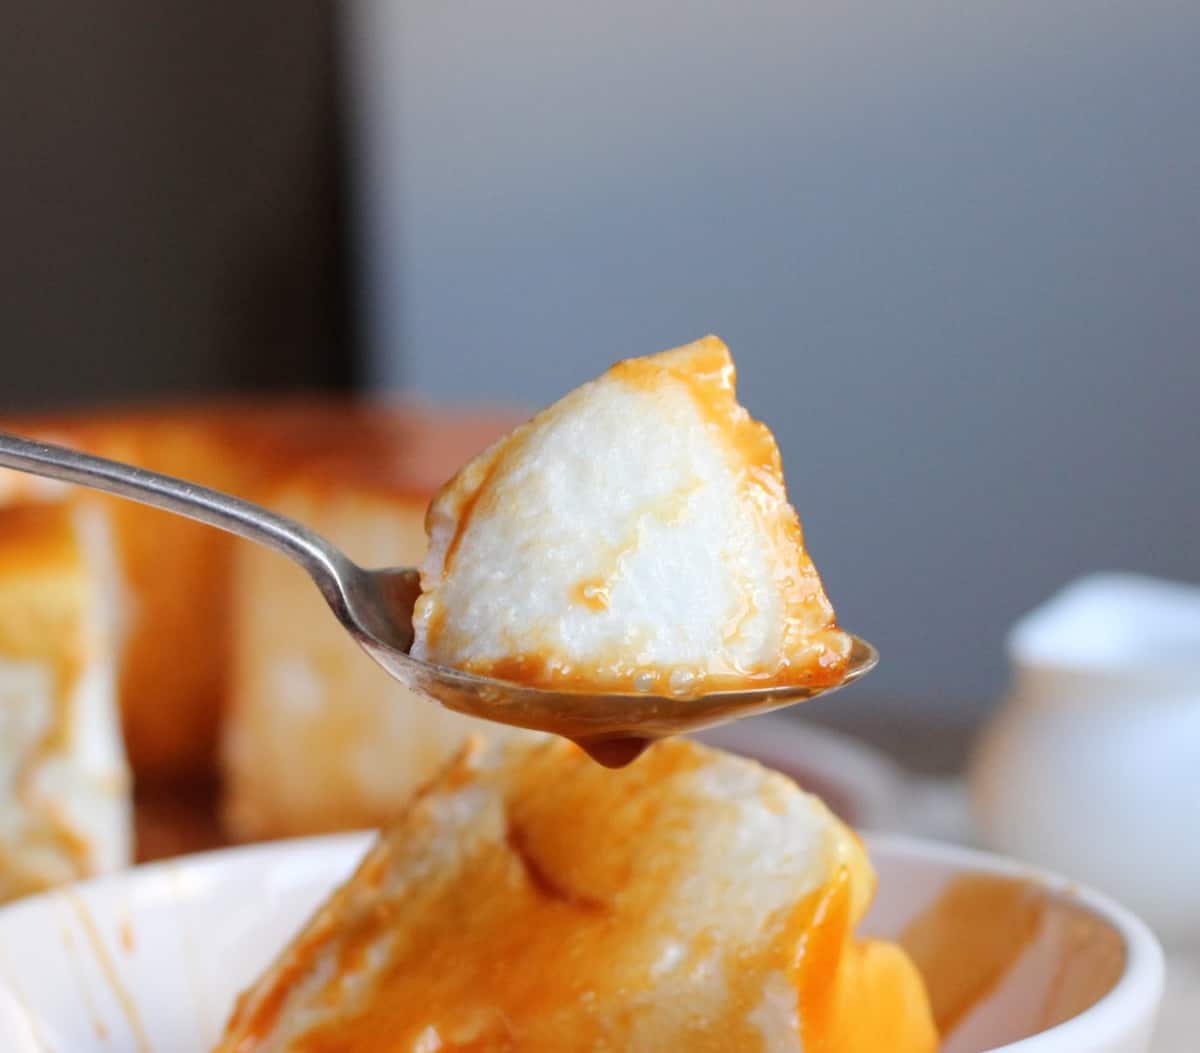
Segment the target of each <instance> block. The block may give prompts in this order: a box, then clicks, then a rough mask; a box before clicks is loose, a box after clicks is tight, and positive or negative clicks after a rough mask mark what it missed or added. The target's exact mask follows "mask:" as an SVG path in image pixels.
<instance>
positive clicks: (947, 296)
mask: <svg viewBox="0 0 1200 1053" xmlns="http://www.w3.org/2000/svg"><path fill="white" fill-rule="evenodd" d="M350 10H351V14H352V16H353V20H352V25H351V30H352V32H351V33H350V34H349V44H350V49H349V53H350V54H351V55H352V57H353V59H354V64H353V67H352V70H351V73H352V77H353V80H354V83H353V89H354V90H353V91H352V93H351V94H352V98H353V100H354V113H355V115H356V125H355V139H354V142H355V143H356V153H355V156H356V157H357V159H358V162H359V167H358V174H359V179H360V181H359V188H360V190H361V191H362V196H361V206H362V207H361V209H360V217H359V218H360V230H361V246H362V249H363V251H364V258H365V260H366V264H367V275H366V276H367V282H366V285H365V300H364V305H365V317H366V319H367V326H366V337H367V350H368V353H369V362H370V367H369V368H370V372H371V375H372V376H373V378H374V379H375V380H376V381H377V382H379V383H383V384H391V385H396V384H403V385H406V386H409V387H412V388H415V389H417V390H418V391H420V392H423V393H425V394H427V395H430V396H433V397H436V398H448V399H463V398H475V397H478V398H489V399H501V400H512V401H523V402H527V403H530V404H540V403H545V402H547V401H549V400H551V399H553V398H555V397H556V396H558V395H559V394H561V393H563V392H564V391H565V390H566V389H568V388H569V387H571V386H572V385H574V384H576V383H578V382H580V381H582V380H584V379H586V378H588V377H590V376H591V375H593V374H595V373H597V372H598V371H599V370H601V369H602V368H603V367H604V366H606V365H607V364H608V363H609V362H610V361H612V360H614V359H616V358H619V357H623V356H626V355H630V354H640V353H644V352H650V351H654V350H658V349H661V348H666V347H669V346H672V345H675V344H678V343H682V342H685V341H687V340H690V339H692V338H695V337H697V336H700V335H702V334H703V333H705V332H708V331H714V332H717V333H719V334H720V335H721V336H723V337H724V338H725V339H726V340H727V341H728V342H729V343H730V345H731V346H732V348H733V350H734V353H735V355H736V357H737V360H738V363H739V366H740V372H741V391H742V394H743V396H744V401H745V402H746V403H747V405H748V406H749V407H750V408H751V409H752V410H753V411H754V412H755V414H756V415H758V416H760V417H761V418H763V419H765V420H766V421H767V422H768V423H769V424H770V425H771V426H772V427H773V429H774V430H775V432H776V435H777V436H778V438H779V441H780V444H781V446H782V448H783V452H784V460H785V465H786V467H787V472H788V477H789V482H790V486H791V488H792V493H793V496H794V499H795V501H796V503H797V505H798V507H799V509H800V513H801V516H802V518H803V520H804V523H805V526H806V530H807V533H808V537H809V541H810V544H811V547H812V549H813V551H814V553H815V556H816V559H817V561H818V564H819V566H820V567H821V569H822V571H823V573H824V577H825V579H826V583H827V586H828V588H829V591H830V593H831V595H832V597H833V599H834V601H835V603H836V604H837V606H838V609H839V613H840V615H841V618H842V621H843V623H844V624H846V625H847V626H849V627H852V628H853V629H855V630H856V631H858V632H860V633H862V634H863V635H865V636H867V637H869V638H870V639H872V640H873V641H875V642H876V643H877V644H878V645H879V647H880V649H881V651H882V652H883V655H884V662H883V664H882V666H881V668H880V669H879V670H878V671H877V672H876V673H875V674H873V675H872V676H871V677H870V678H868V680H867V681H866V682H865V683H864V684H863V685H861V686H860V687H859V688H857V689H855V690H856V691H857V692H858V695H859V701H858V702H857V703H856V702H853V701H851V702H848V703H846V704H845V705H841V706H840V708H839V706H835V707H833V709H832V710H830V709H827V708H825V707H818V708H821V711H822V713H824V714H828V713H831V712H833V711H834V710H836V711H837V713H839V714H842V715H843V716H845V717H846V718H847V719H852V718H853V715H854V714H855V713H856V712H862V713H870V714H872V715H873V716H872V720H873V721H874V722H875V723H876V724H877V725H878V724H879V723H880V722H882V723H883V725H886V723H887V721H888V720H889V719H892V718H896V719H900V718H901V717H904V718H905V719H909V720H912V719H917V720H918V721H920V720H922V719H925V720H927V721H928V723H929V726H930V727H934V726H938V727H943V728H944V727H945V726H946V725H947V723H948V722H949V723H953V722H955V721H957V722H963V721H969V720H971V719H974V718H976V717H978V715H979V714H980V713H981V712H982V710H983V708H984V707H985V706H986V705H987V703H988V702H989V701H990V700H992V699H994V698H995V697H996V695H997V693H998V692H999V690H1000V689H1001V687H1002V684H1003V677H1004V658H1003V647H1002V643H1003V634H1004V631H1005V628H1006V626H1007V625H1008V624H1009V623H1010V622H1011V621H1012V619H1013V618H1015V617H1016V616H1017V615H1018V614H1019V613H1021V612H1022V611H1023V610H1025V609H1027V608H1029V607H1030V606H1032V605H1034V604H1036V603H1037V602H1039V601H1040V600H1041V599H1043V598H1044V597H1045V596H1047V595H1048V594H1049V593H1050V592H1051V591H1052V590H1054V589H1055V588H1057V587H1058V586H1059V585H1060V584H1062V583H1063V582H1065V581H1066V580H1067V579H1069V578H1071V577H1072V576H1073V575H1077V574H1080V573H1082V572H1085V571H1088V570H1091V569H1098V568H1126V569H1133V570H1141V571H1146V572H1150V573H1154V574H1159V575H1165V576H1171V577H1178V578H1184V579H1190V580H1196V579H1198V578H1200V541H1198V537H1200V482H1198V477H1197V476H1198V467H1200V457H1198V451H1200V424H1198V423H1197V402H1198V398H1200V295H1198V282H1200V4H1196V3H1195V2H1194V0H1179V2H1169V0H1149V2H1145V3H1137V4H1135V3H1128V2H1125V3H1112V2H1093V0H1089V2H1083V0H1053V2H1050V3H1045V2H1040V0H1039V2H1030V0H1005V2H995V0H983V2H976V3H970V4H953V3H934V2H930V0H915V2H910V3H906V4H894V5H892V4H883V3H864V2H861V0H809V2H800V3H796V2H784V0H762V2H755V3H748V4H733V3H721V4H715V3H691V4H686V5H685V4H679V3H674V2H665V0H652V2H647V0H610V2H608V3H605V4H587V5H577V4H560V3H557V2H555V0H509V2H506V3H504V4H488V3H483V2H451V3H444V4H433V3H409V4H403V5H401V4H395V3H390V2H387V0H360V2H359V3H357V4H355V5H353V7H352V8H351V9H350ZM884 702H886V704H885V705H882V708H881V703H884ZM910 727H911V725H910Z"/></svg>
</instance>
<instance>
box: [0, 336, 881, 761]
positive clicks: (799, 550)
mask: <svg viewBox="0 0 1200 1053" xmlns="http://www.w3.org/2000/svg"><path fill="white" fill-rule="evenodd" d="M734 378H735V373H734V367H733V361H732V359H731V357H730V355H729V351H728V349H727V348H726V347H725V345H724V344H723V343H722V342H721V341H720V340H719V339H717V338H716V337H712V336H710V337H705V338H704V339H702V340H699V341H697V342H695V343H693V344H689V345H687V346H685V347H681V348H677V349H675V350H672V351H666V352H663V353H661V354H657V355H651V356H648V357H645V358H634V359H629V360H626V361H623V362H619V363H618V364H617V365H615V366H613V367H612V368H611V369H610V370H609V371H608V372H606V373H605V374H603V375H602V376H601V377H599V378H597V379H596V380H593V381H591V382H589V383H587V384H584V385H583V386H582V387H580V388H578V389H576V390H575V391H572V392H571V393H569V394H568V395H566V396H565V397H563V398H562V399H561V400H559V401H558V402H556V403H555V404H554V405H552V406H550V407H549V408H548V409H546V410H543V411H542V412H541V413H539V414H538V415H536V416H535V417H534V418H533V419H532V420H531V421H529V422H528V423H527V424H524V425H522V426H521V427H519V428H517V429H516V430H515V431H513V432H512V433H511V434H509V435H508V436H506V437H505V438H503V439H501V440H500V441H499V442H497V443H495V444H494V445H493V446H491V447H490V448H489V449H488V450H486V451H484V452H483V453H482V454H480V455H479V456H478V457H476V458H475V459H474V460H472V461H470V462H469V463H468V464H467V465H466V466H465V467H463V468H462V469H461V470H460V471H459V472H458V474H457V475H455V477H454V478H453V479H451V480H450V482H448V483H447V484H446V486H445V487H444V488H443V489H442V491H441V492H440V493H439V494H438V495H437V496H436V497H435V499H434V501H433V503H432V504H431V506H430V510H429V515H428V530H429V534H430V549H429V554H428V556H427V558H426V560H425V563H424V564H423V565H422V567H421V568H420V571H419V572H418V571H417V570H416V569H414V568H388V569H382V570H367V569H364V568H362V567H359V566H357V565H356V564H355V563H353V562H352V561H351V560H350V559H349V558H347V557H346V556H345V555H344V554H343V553H342V552H341V551H340V550H338V549H337V548H336V547H335V546H333V545H332V544H330V543H329V542H328V541H327V540H326V539H324V538H322V537H320V536H319V535H317V534H316V533H314V532H313V531H311V530H309V529H307V528H306V527H304V526H302V525H301V524H299V523H297V522H295V521H294V520H291V519H288V518H286V517H283V516H279V515H276V514H274V513H271V512H268V511H267V510H265V509H263V508H260V507H258V506H257V505H254V504H251V503H250V502H246V501H242V500H240V499H238V498H234V497H232V496H229V495H226V494H222V493H219V492H217V491H214V490H209V489H207V488H205V487H200V486H197V485H195V484H192V483H188V482H185V481H183V480H179V479H174V478H171V477H169V476H164V475H160V474H158V473H154V472H149V471H146V470H144V469H140V468H135V467H132V466H130V465H125V464H120V463H118V462H114V461H108V460H105V459H103V458H98V457H93V456H90V455H87V454H83V453H80V452H78V451H74V450H69V449H65V448H61V447H56V446H52V445H49V444H46V443H41V442H35V441H33V440H29V439H23V438H20V437H17V436H11V435H0V465H2V466H6V467H9V468H15V469H18V470H22V471H27V472H33V473H35V474H39V475H44V476H49V477H52V478H57V479H61V480H65V481H67V482H73V483H78V484H81V485H85V486H91V487H95V488H98V489H101V490H105V491H108V492H110V493H115V494H118V495H121V496H124V497H129V498H131V499H133V500H137V501H142V502H144V503H146V504H150V505H154V506H157V507H160V508H165V509H167V510H169V511H173V512H177V513H179V514H182V515H186V516H190V517H191V518H193V519H196V520H199V521H201V522H205V523H208V524H211V525H213V526H217V527H221V528H223V529H225V530H229V531H231V532H233V533H235V534H239V535H241V536H243V537H246V538H248V539H250V540H252V541H257V542H259V543H261V544H266V545H269V546H270V547H272V548H275V549H277V550H279V551H281V552H282V553H284V554H285V555H287V556H289V557H290V558H291V559H293V560H295V561H296V562H297V563H299V564H300V565H301V566H302V567H303V568H304V569H305V570H306V571H307V572H308V573H309V575H310V576H311V577H312V578H313V580H314V581H315V583H316V584H317V586H318V588H319V589H320V590H321V592H322V595H323V596H324V598H325V599H326V601H327V602H328V604H329V606H330V607H331V609H332V610H333V612H334V614H335V615H336V616H337V617H338V618H339V620H340V621H341V622H342V624H343V625H344V626H345V628H346V629H347V630H348V631H349V632H350V633H351V634H352V635H353V636H354V637H355V639H356V640H357V641H358V642H359V643H360V644H361V645H362V646H363V648H364V649H365V650H366V651H367V652H368V653H369V654H370V655H371V656H372V657H373V658H375V660H376V661H378V662H379V663H380V664H381V665H382V666H383V667H384V668H385V669H387V670H388V671H389V672H390V673H391V674H392V675H393V676H395V677H397V678H398V679H400V680H402V681H403V682H405V683H406V684H407V685H408V686H409V687H411V688H413V689H415V690H417V691H419V692H421V693H423V694H425V695H427V696H429V697H430V698H433V699H435V700H437V701H438V702H441V703H442V704H443V705H445V706H447V707H449V708H452V709H455V710H458V711H460V712H463V713H467V714H469V715H472V716H477V717H482V718H485V719H489V720H494V721H500V722H502V723H506V724H512V725H517V726H521V727H526V728H532V729H535V730H539V731H549V732H554V733H556V734H559V735H563V736H565V737H567V738H571V739H574V740H575V741H576V742H578V743H579V744H580V745H582V746H583V747H584V748H585V749H587V750H588V752H589V753H591V754H592V755H593V756H594V757H595V758H596V759H597V760H599V761H601V762H602V763H606V764H610V765H618V764H622V763H625V762H627V761H629V760H631V759H633V758H634V757H636V756H637V754H638V753H639V752H640V751H641V749H642V747H643V746H644V745H645V744H646V743H647V742H649V741H651V740H653V739H655V738H661V737H664V736H666V735H672V734H677V733H680V732H685V731H692V730H698V729H699V728H702V727H706V726H710V725H713V724H717V723H721V722H723V721H727V720H732V719H736V718H739V717H743V716H749V715H752V714H755V713H760V712H764V711H766V710H769V709H775V708H779V707H781V706H785V705H790V704H793V703H795V702H799V701H803V700H805V699H809V698H813V697H816V696H817V695H820V694H824V693H826V692H828V691H831V690H833V689H835V688H837V687H841V686H843V685H845V684H847V683H849V682H851V681H852V680H855V679H857V678H858V677H860V676H862V675H863V674H864V673H866V672H867V671H868V670H869V669H871V668H872V667H873V666H874V664H875V661H876V657H877V656H876V654H875V651H874V649H873V648H872V647H871V646H870V645H869V644H867V643H866V642H865V641H862V640H859V639H857V638H855V637H853V636H851V635H849V634H847V633H845V632H843V631H842V630H841V629H839V628H838V626H837V624H836V621H835V618H834V613H833V608H832V606H831V605H830V603H829V600H828V598H827V597H826V595H825V592H824V589H823V587H822V585H821V581H820V578H819V577H818V575H817V572H816V569H815V567H814V566H813V563H812V560H811V558H810V557H809V555H808V553H807V550H806V549H805V547H804V542H803V536H802V533H801V528H800V521H799V518H798V517H797V514H796V512H795V510H794V509H793V507H792V506H791V504H790V503H789V502H788V499H787V494H786V490H785V487H784V482H783V473H782V466H781V462H780V456H779V451H778V448H777V446H776V444H775V441H774V439H773V437H772V436H771V433H770V431H769V430H768V429H767V428H766V427H765V425H763V424H760V423H758V422H756V421H754V420H752V419H751V418H750V416H749V414H748V413H747V412H746V410H745V409H743V408H742V407H741V406H740V405H739V404H738V402H737V398H736V390H735V386H734Z"/></svg>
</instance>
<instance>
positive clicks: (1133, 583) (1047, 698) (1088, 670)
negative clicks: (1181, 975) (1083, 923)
mask: <svg viewBox="0 0 1200 1053" xmlns="http://www.w3.org/2000/svg"><path fill="white" fill-rule="evenodd" d="M1008 647H1009V655H1010V658H1011V662H1012V685H1011V690H1010V693H1009V695H1008V698H1007V699H1006V700H1005V702H1004V704H1003V706H1002V707H1001V708H1000V710H999V712H998V714H997V715H996V716H995V718H994V719H993V720H992V722H991V724H990V725H989V727H988V728H987V730H986V732H985V733H984V735H983V737H982V739H981V742H980V745H979V749H978V751H977V753H976V756H975V758H974V763H973V764H972V767H971V795H972V807H973V811H974V815H975V819H976V822H977V824H978V828H979V832H980V834H981V836H982V837H983V839H984V840H985V841H986V843H987V844H988V845H990V846H991V847H993V848H995V849H997V850H999V851H1001V852H1004V853H1007V854H1009V855H1013V856H1017V857H1019V858H1024V859H1028V860H1030V861H1032V862H1036V863H1039V864H1042V865H1044V866H1046V867H1049V868H1051V869H1054V870H1058V871H1060V872H1062V873H1065V874H1068V875H1070V876H1072V877H1076V878H1078V879H1079V880H1080V881H1082V882H1085V883H1087V884H1090V885H1094V886H1096V887H1097V888H1100V889H1103V890H1104V891H1106V892H1108V893H1110V894H1111V895H1113V896H1115V897H1116V898H1118V899H1119V900H1121V901H1122V902H1123V903H1124V904H1125V905H1126V906H1128V907H1130V908H1131V909H1133V910H1134V911H1136V912H1138V913H1140V914H1141V915H1142V917H1143V918H1145V919H1146V920H1147V921H1148V922H1149V923H1150V924H1151V925H1152V926H1154V927H1155V928H1156V929H1157V930H1158V933H1159V935H1160V936H1161V937H1162V938H1163V939H1164V941H1166V942H1167V943H1169V944H1174V945H1176V946H1188V945H1192V946H1200V588H1196V587H1193V586H1187V585H1177V584H1172V583H1168V582H1160V581H1155V580H1153V579H1149V578H1141V577H1135V576H1132V575H1121V574H1104V575H1096V576H1093V577H1089V578H1085V579H1083V580H1081V581H1079V582H1077V583H1076V584H1074V585H1071V586H1070V587H1068V588H1067V589H1065V590H1064V591H1063V592H1061V593H1059V594H1058V595H1057V596H1056V597H1055V598H1054V599H1052V600H1051V601H1050V602H1049V603H1047V604H1046V605H1045V606H1043V607H1041V608H1039V609H1038V610H1036V611H1034V612H1033V613H1032V614H1029V615H1028V616H1026V617H1025V618H1024V619H1022V620H1021V621H1020V622H1018V623H1017V625H1016V626H1015V627H1014V629H1013V631H1012V633H1011V634H1010V636H1009V641H1008Z"/></svg>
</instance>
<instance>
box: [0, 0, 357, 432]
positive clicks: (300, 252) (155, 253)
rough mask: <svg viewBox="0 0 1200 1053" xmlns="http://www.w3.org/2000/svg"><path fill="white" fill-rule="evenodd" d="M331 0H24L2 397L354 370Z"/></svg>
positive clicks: (8, 84) (2, 51) (11, 164)
mask: <svg viewBox="0 0 1200 1053" xmlns="http://www.w3.org/2000/svg"><path fill="white" fill-rule="evenodd" d="M333 10H334V9H333V7H332V5H328V4H325V3H320V2H318V0H247V2H243V3H239V4H218V5H209V4H191V5H185V4H162V3H155V2H151V0H109V2H106V3H103V4H78V3H62V2H61V0H51V2H48V3H41V4H13V5H5V7H4V9H3V13H2V14H0V71H2V72H0V128H2V129H3V137H4V147H3V152H2V154H0V230H2V231H3V235H2V245H3V248H2V249H0V288H2V290H3V291H2V292H0V356H2V362H3V377H4V380H3V383H2V384H0V409H4V410H12V409H25V408H32V407H38V406H45V405H57V404H62V403H78V402H87V401H106V402H111V401H114V400H121V399H141V398H146V397H149V396H154V395H162V394H171V395H177V394H192V393H197V392H208V391H216V390H228V389H231V388H238V389H264V388H272V387H295V386H314V385H321V386H333V387H341V386H345V385H347V384H349V383H350V382H351V381H352V379H353V364H352V362H353V356H352V354H351V347H350V343H351V341H350V333H349V323H348V311H347V296H346V284H347V283H346V274H345V272H346V267H345V260H346V252H345V245H344V238H343V231H344V224H343V222H342V213H343V197H342V176H341V150H340V142H339V131H338V99H337V90H336V77H335V70H334V57H335V52H336V48H335V46H334V40H333V32H334V26H333Z"/></svg>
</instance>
